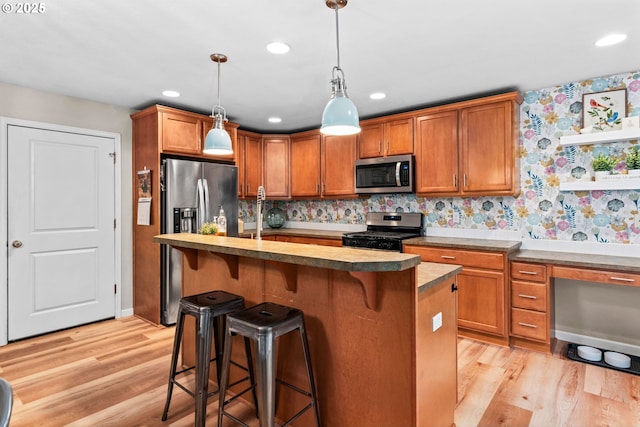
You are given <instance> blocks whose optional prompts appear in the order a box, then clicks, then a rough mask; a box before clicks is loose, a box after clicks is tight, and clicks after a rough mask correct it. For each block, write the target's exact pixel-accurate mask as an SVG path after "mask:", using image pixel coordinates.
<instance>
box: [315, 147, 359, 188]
mask: <svg viewBox="0 0 640 427" xmlns="http://www.w3.org/2000/svg"><path fill="white" fill-rule="evenodd" d="M357 139H358V138H357V136H356V135H346V136H330V135H323V137H322V156H321V158H322V162H321V164H322V196H323V197H330V196H340V197H346V196H350V197H351V196H353V197H355V196H356V194H355V182H354V179H355V178H354V167H355V161H356V151H357Z"/></svg>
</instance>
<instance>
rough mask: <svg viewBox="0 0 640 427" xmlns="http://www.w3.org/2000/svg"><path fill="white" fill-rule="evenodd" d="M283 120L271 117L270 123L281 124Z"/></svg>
mask: <svg viewBox="0 0 640 427" xmlns="http://www.w3.org/2000/svg"><path fill="white" fill-rule="evenodd" d="M281 122H282V119H281V118H280V117H269V123H281Z"/></svg>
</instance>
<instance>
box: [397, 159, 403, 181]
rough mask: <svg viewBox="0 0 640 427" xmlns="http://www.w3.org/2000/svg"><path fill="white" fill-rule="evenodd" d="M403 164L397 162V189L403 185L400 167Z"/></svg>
mask: <svg viewBox="0 0 640 427" xmlns="http://www.w3.org/2000/svg"><path fill="white" fill-rule="evenodd" d="M401 164H402V162H396V187H400V186H401V185H402V183H401V182H400V166H401Z"/></svg>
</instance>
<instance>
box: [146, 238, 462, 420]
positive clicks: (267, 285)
mask: <svg viewBox="0 0 640 427" xmlns="http://www.w3.org/2000/svg"><path fill="white" fill-rule="evenodd" d="M167 236H171V239H170V240H165V239H163V237H167ZM175 236H176V235H163V236H157V237H156V238H154V240H155V241H157V242H162V243H170V244H172V246H174V247H175V248H176V249H179V250H182V251H183V253H184V254H185V256H184V257H183V261H184V262H183V294H184V295H191V294H196V293H201V292H207V291H211V290H216V289H220V290H225V291H228V292H232V293H235V294H238V295H242V296H243V297H244V298H245V300H246V304H247V306H250V305H253V304H257V303H260V302H263V301H271V302H275V303H279V304H283V305H287V306H291V307H296V308H299V309H301V310H303V312H304V313H305V321H306V325H307V329H308V330H307V333H308V336H309V344H310V348H311V358H312V363H313V369H314V372H315V380H316V385H317V392H318V398H319V409H320V416H321V419H322V423H323V425H325V426H363V427H364V426H367V427H368V426H429V425H434V426H450V425H453V412H454V409H455V405H456V376H457V372H456V366H457V361H456V359H457V357H456V345H457V344H456V342H457V341H456V312H455V293H454V292H453V291H452V286H453V285H455V281H456V274H457V272H458V271H459V270H460V268H459V267H458V266H451V265H442V264H430V263H423V264H419V258H418V263H415V264H414V265H413V266H410V267H409V268H406V269H403V270H400V271H344V270H336V269H331V268H326V267H324V266H323V267H316V266H313V265H303V264H317V263H315V262H306V261H300V260H299V259H298V258H296V259H293V260H292V262H291V263H288V262H283V261H282V260H283V259H284V258H282V257H272V256H270V255H269V256H265V255H264V254H265V251H269V250H270V249H277V250H278V251H286V250H290V251H291V253H292V254H296V255H299V254H300V253H301V252H300V251H302V250H303V249H305V250H307V249H308V247H309V246H311V245H303V244H296V243H285V242H266V241H263V242H257V246H256V251H255V252H252V251H249V252H240V253H241V254H245V255H246V254H248V256H243V255H236V254H234V251H233V250H226V249H225V251H227V252H231V254H229V253H219V252H215V251H217V250H219V249H220V248H219V247H218V248H210V247H206V246H202V247H201V246H198V245H194V244H193V241H190V242H187V243H185V244H186V245H187V246H180V245H181V243H180V242H178V241H176V240H175V239H177V237H175ZM219 239H224V240H226V241H229V242H230V243H229V245H233V244H234V242H233V241H234V240H245V241H246V239H234V238H219ZM225 244H226V243H225ZM241 244H242V245H245V246H246V245H247V243H241ZM273 245H275V246H273ZM282 245H285V246H282ZM317 248H318V249H317V250H318V251H327V250H331V251H340V252H333V253H332V254H331V257H333V256H334V255H335V254H337V255H336V256H337V257H338V258H343V257H344V258H348V257H349V256H350V255H351V254H352V252H351V251H360V254H361V253H362V250H358V249H350V248H322V249H321V247H317ZM207 249H208V250H207ZM210 251H211V252H210ZM243 251H244V249H243ZM365 252H372V251H365ZM360 254H357V253H356V255H355V256H360ZM399 255H401V254H395V255H394V256H399ZM254 256H255V257H254ZM402 256H406V257H409V258H410V257H411V255H406V254H402ZM265 257H268V258H270V259H271V260H265V259H261V258H265ZM379 257H384V255H382V254H380V255H379ZM274 258H275V259H278V260H274ZM321 264H323V263H321ZM356 264H357V263H356ZM356 264H354V267H353V268H354V269H359V268H360V267H359V266H361V265H360V264H358V265H359V266H357V265H356ZM340 268H344V266H341V267H340ZM438 313H441V314H438ZM434 316H435V317H436V318H437V317H439V316H442V326H441V327H440V328H439V329H437V330H436V331H435V332H434V331H432V329H433V327H432V326H433V323H434V319H433V318H434ZM187 320H191V319H187ZM436 322H437V319H436ZM186 328H187V330H185V344H184V356H183V357H184V360H185V362H186V363H190V362H191V361H192V359H193V353H194V343H193V340H192V339H189V338H188V337H193V322H189V323H187V325H186ZM235 339H239V337H237V338H235ZM242 348H243V346H242V345H241V344H240V342H238V343H235V342H234V359H235V360H238V361H241V360H243V357H244V355H243V350H242ZM236 351H237V354H236ZM277 351H278V368H277V370H278V373H277V374H278V377H281V378H282V379H284V380H285V381H287V382H290V383H293V384H296V385H298V386H299V387H300V388H302V389H308V386H307V382H306V375H305V370H304V358H303V356H302V350H301V346H300V342H299V337H298V336H297V334H289V335H287V336H284V337H282V338H280V340H279V342H278V347H277ZM232 374H233V375H238V374H239V371H236V372H235V373H233V371H232ZM213 375H215V374H212V376H213ZM232 380H233V378H232ZM278 393H279V395H278V398H277V399H278V404H277V405H278V408H277V417H278V419H280V420H283V419H288V418H289V417H290V416H292V415H293V414H295V413H296V412H297V411H299V410H300V409H301V408H303V407H304V406H305V405H306V404H307V402H308V400H307V399H306V398H305V397H303V396H301V395H299V394H298V393H296V392H293V391H291V390H289V389H288V388H286V387H278ZM294 425H295V426H311V425H315V423H314V419H313V416H312V413H311V412H310V411H308V412H307V413H305V414H304V415H303V416H302V417H301V418H299V419H298V420H297V421H296V422H295V423H294Z"/></svg>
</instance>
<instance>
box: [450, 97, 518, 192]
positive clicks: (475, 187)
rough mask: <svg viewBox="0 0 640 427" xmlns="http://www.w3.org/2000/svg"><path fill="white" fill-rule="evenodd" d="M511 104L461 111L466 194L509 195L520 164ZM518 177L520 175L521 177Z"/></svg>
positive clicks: (481, 106)
mask: <svg viewBox="0 0 640 427" xmlns="http://www.w3.org/2000/svg"><path fill="white" fill-rule="evenodd" d="M512 104H513V103H512V102H511V101H502V102H495V103H491V104H486V105H478V106H474V107H469V108H464V109H462V110H461V112H460V118H461V123H460V143H461V148H462V156H461V161H462V165H461V168H462V170H463V173H464V175H463V188H462V191H463V193H465V194H479V195H486V194H492V195H509V194H513V192H514V191H515V190H517V189H519V186H518V187H515V184H516V176H514V174H515V173H516V172H517V171H518V170H519V169H518V168H517V167H516V166H517V165H519V164H520V162H519V159H516V156H517V137H516V135H515V133H514V128H513V121H514V114H517V112H515V111H513V107H512ZM517 175H518V177H519V176H520V174H519V173H518V174H517Z"/></svg>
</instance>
